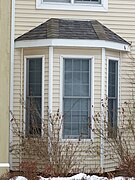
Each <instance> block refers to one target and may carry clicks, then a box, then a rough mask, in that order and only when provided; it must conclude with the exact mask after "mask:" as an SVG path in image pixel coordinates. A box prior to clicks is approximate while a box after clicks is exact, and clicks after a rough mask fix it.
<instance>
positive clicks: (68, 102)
mask: <svg viewBox="0 0 135 180" xmlns="http://www.w3.org/2000/svg"><path fill="white" fill-rule="evenodd" d="M64 110H65V111H70V110H71V99H66V98H65V100H64Z"/></svg>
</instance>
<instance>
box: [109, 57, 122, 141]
mask: <svg viewBox="0 0 135 180" xmlns="http://www.w3.org/2000/svg"><path fill="white" fill-rule="evenodd" d="M109 61H116V62H117V63H118V65H117V66H118V67H117V72H118V73H117V85H118V87H117V126H118V123H119V118H118V109H119V107H120V59H119V58H116V57H108V58H107V97H108V98H107V99H108V100H109V89H108V86H109ZM108 100H107V104H108ZM108 113H109V111H107V115H106V117H107V122H108V123H109V120H108ZM112 128H113V127H112ZM107 134H108V137H109V138H114V137H116V136H117V134H116V135H114V134H109V132H108V133H107Z"/></svg>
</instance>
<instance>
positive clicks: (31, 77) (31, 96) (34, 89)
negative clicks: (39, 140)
mask: <svg viewBox="0 0 135 180" xmlns="http://www.w3.org/2000/svg"><path fill="white" fill-rule="evenodd" d="M26 65H27V67H26V69H27V71H26V135H27V136H29V135H30V136H37V135H41V116H42V114H41V109H42V106H41V104H42V103H41V101H42V59H41V58H30V59H27V64H26Z"/></svg>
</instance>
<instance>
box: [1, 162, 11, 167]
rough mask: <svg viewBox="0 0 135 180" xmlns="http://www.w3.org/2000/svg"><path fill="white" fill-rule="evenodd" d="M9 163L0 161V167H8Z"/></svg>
mask: <svg viewBox="0 0 135 180" xmlns="http://www.w3.org/2000/svg"><path fill="white" fill-rule="evenodd" d="M9 167H10V165H9V163H0V168H9Z"/></svg>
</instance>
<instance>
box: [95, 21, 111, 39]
mask: <svg viewBox="0 0 135 180" xmlns="http://www.w3.org/2000/svg"><path fill="white" fill-rule="evenodd" d="M91 25H92V27H93V29H94V31H95V33H96V34H97V37H98V39H100V40H108V38H107V36H106V33H105V31H104V28H103V25H102V24H101V23H100V22H99V21H97V20H93V21H91Z"/></svg>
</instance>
